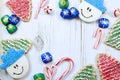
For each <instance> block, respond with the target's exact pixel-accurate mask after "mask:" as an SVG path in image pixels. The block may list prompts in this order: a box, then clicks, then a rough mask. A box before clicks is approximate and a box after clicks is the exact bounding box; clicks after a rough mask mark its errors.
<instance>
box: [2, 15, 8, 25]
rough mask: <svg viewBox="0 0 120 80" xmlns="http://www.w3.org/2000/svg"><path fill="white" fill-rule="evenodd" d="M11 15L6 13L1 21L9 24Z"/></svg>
mask: <svg viewBox="0 0 120 80" xmlns="http://www.w3.org/2000/svg"><path fill="white" fill-rule="evenodd" d="M8 19H9V15H4V16H3V17H2V18H1V21H2V23H3V24H4V25H5V26H7V25H8V24H9V20H8Z"/></svg>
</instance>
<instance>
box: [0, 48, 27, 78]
mask: <svg viewBox="0 0 120 80" xmlns="http://www.w3.org/2000/svg"><path fill="white" fill-rule="evenodd" d="M24 54H25V51H24V50H21V49H20V50H17V51H16V50H15V49H14V48H10V49H9V50H7V52H6V53H5V54H3V55H2V57H1V59H2V64H1V65H0V69H2V70H6V71H7V72H8V74H9V75H10V76H11V77H13V78H15V79H18V78H22V77H24V76H25V75H26V74H27V72H28V70H29V62H28V60H27V58H26V56H25V55H24Z"/></svg>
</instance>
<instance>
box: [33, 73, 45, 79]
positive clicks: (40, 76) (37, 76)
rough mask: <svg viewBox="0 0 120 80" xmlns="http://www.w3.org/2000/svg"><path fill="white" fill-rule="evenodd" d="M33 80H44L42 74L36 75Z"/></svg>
mask: <svg viewBox="0 0 120 80" xmlns="http://www.w3.org/2000/svg"><path fill="white" fill-rule="evenodd" d="M33 78H34V80H45V76H44V74H43V73H38V74H35V75H34V76H33Z"/></svg>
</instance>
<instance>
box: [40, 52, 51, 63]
mask: <svg viewBox="0 0 120 80" xmlns="http://www.w3.org/2000/svg"><path fill="white" fill-rule="evenodd" d="M41 59H42V61H43V63H45V64H47V63H49V62H52V60H53V59H52V55H51V54H50V53H49V52H46V53H43V54H42V55H41Z"/></svg>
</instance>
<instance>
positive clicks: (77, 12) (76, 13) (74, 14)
mask: <svg viewBox="0 0 120 80" xmlns="http://www.w3.org/2000/svg"><path fill="white" fill-rule="evenodd" d="M70 12H71V18H77V17H78V16H79V11H78V10H77V9H76V8H75V7H71V8H70Z"/></svg>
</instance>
